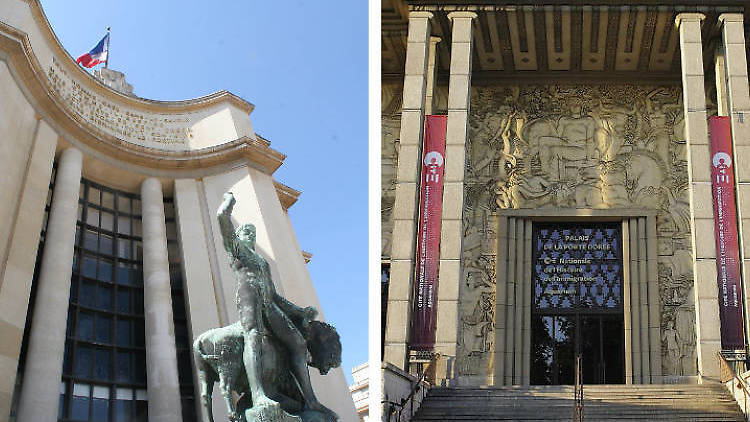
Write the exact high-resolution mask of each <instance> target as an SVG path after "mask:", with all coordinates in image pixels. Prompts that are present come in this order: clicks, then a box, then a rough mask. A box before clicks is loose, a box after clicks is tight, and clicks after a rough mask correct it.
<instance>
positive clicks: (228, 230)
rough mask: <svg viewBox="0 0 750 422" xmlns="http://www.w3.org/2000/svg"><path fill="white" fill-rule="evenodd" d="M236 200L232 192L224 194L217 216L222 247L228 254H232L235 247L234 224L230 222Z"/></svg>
mask: <svg viewBox="0 0 750 422" xmlns="http://www.w3.org/2000/svg"><path fill="white" fill-rule="evenodd" d="M236 202H237V201H236V200H235V199H234V194H232V192H227V193H225V194H224V202H222V203H221V205H220V206H219V211H218V212H217V217H218V219H219V228H220V229H221V237H222V238H223V239H224V249H225V250H226V251H227V253H229V254H230V255H234V249H235V245H234V242H235V238H236V236H237V235H236V234H235V233H234V224H233V223H232V209H233V208H234V204H235V203H236Z"/></svg>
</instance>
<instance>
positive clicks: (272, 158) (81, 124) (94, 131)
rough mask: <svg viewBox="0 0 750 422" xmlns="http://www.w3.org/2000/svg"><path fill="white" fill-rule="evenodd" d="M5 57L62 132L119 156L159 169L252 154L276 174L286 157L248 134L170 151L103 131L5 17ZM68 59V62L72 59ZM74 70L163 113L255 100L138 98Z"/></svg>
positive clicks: (0, 42) (104, 91) (109, 93)
mask: <svg viewBox="0 0 750 422" xmlns="http://www.w3.org/2000/svg"><path fill="white" fill-rule="evenodd" d="M25 1H27V2H28V3H29V4H30V5H31V9H32V11H35V13H39V14H40V15H39V18H38V19H42V21H43V23H44V25H40V26H41V27H42V28H47V30H48V31H49V34H48V35H49V36H51V37H54V34H53V33H52V32H51V29H50V28H49V24H48V23H47V21H46V18H45V17H44V15H43V12H42V11H41V7H40V6H39V4H38V0H25ZM54 41H55V42H54V43H51V44H52V45H53V46H56V47H57V48H59V49H60V54H61V56H62V57H66V58H67V59H66V60H60V61H61V62H63V63H65V62H70V63H74V62H73V61H72V58H71V57H70V56H69V55H68V54H67V52H65V51H64V49H62V47H61V46H60V44H59V42H58V41H57V38H54ZM3 58H4V59H5V60H6V61H7V62H8V65H9V66H10V67H11V71H12V72H13V73H14V76H16V77H17V78H19V79H20V81H19V82H20V83H21V85H22V89H23V90H24V92H25V93H26V94H27V96H29V97H30V98H28V99H29V101H30V102H32V103H33V104H34V105H35V106H37V107H38V108H37V112H38V113H39V114H41V115H43V116H44V117H46V118H47V119H48V120H50V124H52V125H53V126H54V127H55V128H56V129H59V130H61V131H63V132H64V133H61V135H64V134H67V135H69V137H70V138H72V139H75V140H76V141H78V142H82V143H84V144H85V145H86V146H87V147H89V148H91V149H92V150H94V151H97V152H100V153H102V154H104V155H106V156H109V157H113V158H116V159H117V160H120V161H123V162H126V163H128V164H133V165H136V166H140V167H145V168H155V169H159V170H199V169H201V170H205V169H206V168H207V167H212V166H220V165H223V164H228V163H231V162H235V161H237V160H238V159H246V160H249V161H251V162H253V163H254V164H256V165H257V166H258V167H259V168H261V169H262V170H264V171H266V172H268V173H269V174H272V173H273V172H274V171H276V170H277V169H278V168H279V167H280V166H281V164H282V163H283V161H284V158H285V157H286V156H285V155H284V154H282V153H280V152H278V151H275V150H274V149H272V148H270V146H269V142H268V141H266V140H264V139H253V138H250V137H247V136H243V137H240V138H237V139H235V140H233V141H229V142H226V143H223V144H220V145H217V146H212V147H207V148H202V149H196V150H164V149H157V148H150V147H145V146H141V145H138V144H134V143H132V142H128V141H124V140H122V139H120V138H117V137H115V136H113V135H110V134H108V133H105V132H103V131H102V130H101V129H99V128H97V127H95V126H93V125H92V124H90V123H88V122H86V121H84V120H83V119H82V118H81V117H80V116H78V115H77V114H76V113H73V112H71V111H70V109H69V108H68V107H66V106H65V105H64V104H63V101H62V99H61V98H59V97H58V95H57V94H56V92H55V90H54V89H53V87H52V85H51V83H50V80H49V79H48V77H47V76H46V74H45V71H44V69H43V68H42V66H41V64H40V63H39V60H38V59H37V58H36V56H35V55H34V52H33V48H32V46H31V42H30V41H29V37H28V35H27V34H26V33H24V32H22V31H20V30H18V29H16V28H14V27H11V26H9V25H7V24H5V23H3V22H0V59H3ZM70 63H68V64H70ZM71 72H79V73H83V76H85V77H82V78H80V80H81V81H84V82H86V83H88V84H90V85H89V86H87V87H88V88H90V89H92V90H94V91H96V92H97V93H98V94H101V95H103V96H106V97H107V99H109V100H110V101H113V102H115V103H118V104H122V103H126V102H127V103H128V105H129V106H131V107H133V108H136V109H138V110H143V111H149V112H156V111H159V112H161V113H179V112H188V111H191V110H198V109H202V108H204V107H210V106H212V105H215V104H217V103H219V102H222V101H226V100H227V99H228V100H231V101H234V103H236V105H238V106H242V109H243V110H245V111H247V112H248V113H249V112H250V111H252V104H250V103H247V102H245V101H244V100H241V99H240V98H239V97H236V96H234V95H232V94H230V93H228V92H225V91H223V92H220V93H216V94H212V95H210V96H207V97H202V98H199V99H195V100H187V101H176V102H163V101H152V100H144V99H138V98H131V97H128V96H125V95H123V94H120V93H118V92H116V91H114V90H112V89H110V88H109V87H107V86H105V85H103V84H101V83H99V82H98V81H96V80H95V79H94V78H93V77H92V76H90V75H89V74H88V73H86V72H84V71H83V70H81V69H80V68H78V66H77V65H74V66H72V69H71Z"/></svg>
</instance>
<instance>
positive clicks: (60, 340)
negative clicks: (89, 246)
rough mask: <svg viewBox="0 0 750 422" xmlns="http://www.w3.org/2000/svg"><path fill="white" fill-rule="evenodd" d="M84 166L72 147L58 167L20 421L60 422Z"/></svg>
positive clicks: (19, 406)
mask: <svg viewBox="0 0 750 422" xmlns="http://www.w3.org/2000/svg"><path fill="white" fill-rule="evenodd" d="M81 164H82V155H81V152H80V151H78V150H77V149H74V148H68V149H66V150H65V151H63V153H62V155H61V157H60V162H59V164H58V166H57V176H56V180H55V189H54V195H53V197H52V205H51V210H50V215H49V221H48V223H47V233H46V237H45V241H44V251H43V252H42V253H43V255H42V265H41V269H40V274H39V280H38V283H39V287H38V288H37V292H36V303H35V305H34V315H33V319H32V320H31V334H30V337H29V349H28V351H27V352H26V368H25V370H24V376H23V386H22V388H21V397H20V402H19V405H18V417H17V418H16V420H17V421H18V422H46V421H50V422H51V421H56V420H57V410H58V406H59V402H60V380H61V378H62V366H63V353H64V351H65V331H66V329H67V320H68V304H69V301H70V296H69V292H70V276H71V269H72V268H73V244H74V243H75V233H76V216H77V211H78V191H79V188H80V185H81Z"/></svg>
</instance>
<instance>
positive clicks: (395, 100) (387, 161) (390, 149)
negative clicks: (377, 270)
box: [380, 85, 402, 258]
mask: <svg viewBox="0 0 750 422" xmlns="http://www.w3.org/2000/svg"><path fill="white" fill-rule="evenodd" d="M401 91H402V88H401V86H400V85H384V86H383V89H382V93H383V95H382V98H383V105H382V110H381V118H380V122H381V143H380V160H381V164H380V166H381V167H380V168H381V175H380V181H381V185H380V186H381V197H380V207H381V208H380V213H381V215H380V217H381V229H380V231H381V253H380V254H381V256H382V257H383V258H390V256H391V239H392V236H393V204H394V202H395V200H396V168H397V166H398V137H399V132H400V130H401Z"/></svg>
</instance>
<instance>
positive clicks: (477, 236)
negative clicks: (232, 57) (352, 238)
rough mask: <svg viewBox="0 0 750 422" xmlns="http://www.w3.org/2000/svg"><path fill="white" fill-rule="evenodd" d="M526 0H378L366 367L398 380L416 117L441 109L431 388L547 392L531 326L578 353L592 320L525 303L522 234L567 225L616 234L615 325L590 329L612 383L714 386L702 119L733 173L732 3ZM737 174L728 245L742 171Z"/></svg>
mask: <svg viewBox="0 0 750 422" xmlns="http://www.w3.org/2000/svg"><path fill="white" fill-rule="evenodd" d="M534 4H535V3H533V2H516V3H513V2H498V1H486V2H472V1H448V2H444V1H429V0H413V1H399V0H390V1H384V2H383V7H382V21H383V29H382V43H383V53H382V77H383V88H382V93H383V95H382V99H383V101H382V112H381V122H382V140H381V142H382V153H381V154H382V163H383V164H382V168H383V171H382V204H383V207H382V222H383V226H382V227H383V230H382V232H383V233H382V235H383V236H382V239H383V244H382V252H381V255H382V258H383V269H384V274H385V275H387V276H388V277H389V279H388V293H387V301H386V306H387V310H386V313H387V316H386V323H385V334H384V335H385V344H384V349H383V350H384V352H383V360H384V361H385V362H387V363H390V364H392V365H395V366H397V367H399V368H402V369H408V368H409V366H410V364H409V361H410V356H412V354H411V351H410V349H409V327H410V318H411V312H412V306H413V305H412V302H411V300H412V298H413V295H414V292H413V280H414V268H415V267H414V265H415V262H414V261H415V239H416V231H415V227H416V221H417V215H418V207H419V197H418V185H419V180H420V176H419V171H420V170H419V169H420V167H419V163H420V161H421V145H422V136H423V123H422V122H423V119H424V116H425V115H427V114H442V115H447V122H448V127H447V137H446V138H447V139H446V152H445V176H444V194H443V209H442V219H441V222H442V229H441V236H440V238H441V240H440V242H441V243H440V251H439V252H440V257H439V259H440V265H439V277H438V287H437V329H436V343H435V346H434V351H435V352H439V353H440V354H441V355H442V358H441V360H440V362H441V363H440V366H441V367H440V368H439V370H438V372H439V373H440V374H441V375H440V377H442V379H443V380H444V382H445V383H449V384H453V385H519V384H520V385H529V384H537V383H557V381H552V380H551V379H545V380H543V381H544V382H541V381H540V378H539V377H537V378H535V375H534V371H535V368H538V367H539V365H540V360H544V358H545V356H547V355H545V353H547V352H545V350H546V349H544V348H545V347H547V348H549V347H553V346H550V345H549V344H547V343H544V342H545V341H552V342H553V343H554V342H555V341H556V340H555V335H556V334H555V333H553V332H552V331H554V330H558V329H559V328H555V329H554V330H553V328H551V327H552V325H550V326H549V327H547V328H548V329H549V330H551V331H550V334H549V336H547V335H546V334H545V335H540V332H541V331H544V328H543V327H545V326H544V325H541V324H547V322H550V321H553V320H554V318H558V317H560V315H562V317H561V319H562V321H563V323H566V324H567V323H568V322H569V321H571V320H573V321H578V322H577V324H578V328H575V330H578V331H575V330H573V329H571V330H573V331H575V333H576V334H575V335H573V334H571V336H573V337H575V338H574V339H572V340H570V341H571V342H574V343H575V344H576V345H577V346H575V350H576V351H579V352H580V351H581V350H583V349H585V347H584V346H583V345H582V344H583V343H586V340H585V339H582V338H581V336H582V334H581V332H583V330H584V329H585V327H584V325H585V323H584V322H585V321H586V318H589V317H591V315H590V314H586V316H582V315H584V314H580V315H578V316H576V317H572V316H571V315H572V314H571V313H566V312H568V311H569V310H565V312H562V311H561V313H559V315H556V316H555V315H551V314H550V313H549V312H548V311H549V310H548V309H542V308H543V307H542V306H541V305H540V303H541V302H540V301H539V300H540V296H541V295H543V292H542V291H541V290H539V288H538V287H537V284H535V281H534V280H537V279H538V276H537V275H536V273H535V271H536V270H535V269H534V268H532V267H533V265H532V262H533V261H534V260H535V259H537V258H538V252H537V251H536V247H537V246H536V245H537V241H538V239H540V236H541V234H540V232H539V230H541V228H543V227H549V225H551V226H552V227H553V228H561V229H560V230H562V228H564V227H568V226H565V225H566V224H567V225H573V226H576V225H580V226H581V227H589V228H587V229H583V230H589V231H588V232H587V233H589V232H590V230H592V229H591V227H594V226H596V225H597V224H599V225H602V226H607V225H612V224H614V226H612V227H615V230H616V231H617V232H618V233H620V235H621V238H619V239H620V240H618V241H617V244H618V245H621V247H622V257H621V261H620V262H621V263H620V264H618V265H620V266H621V267H622V268H621V269H622V274H621V276H620V278H619V279H620V280H621V283H622V284H617V286H615V287H613V288H612V289H611V290H609V292H610V294H613V295H615V296H617V297H615V298H614V301H615V302H617V303H619V305H617V306H613V308H615V307H616V308H618V309H619V311H618V312H614V313H613V314H612V315H615V316H614V317H612V318H614V319H608V318H610V317H606V318H604V319H602V320H601V321H602V322H597V323H596V324H601V325H600V327H601V330H602V331H601V332H602V333H604V334H603V335H602V337H599V339H600V340H599V341H601V342H603V343H602V344H604V343H606V341H608V339H607V337H608V336H609V337H610V338H611V337H621V340H618V343H617V344H615V345H614V346H612V347H613V348H614V350H620V351H621V356H620V357H618V358H617V359H615V360H618V362H617V363H616V364H615V369H614V370H616V371H618V372H621V373H622V377H621V378H616V380H615V381H614V382H623V383H662V382H696V381H697V380H699V379H703V378H711V379H715V378H717V377H718V375H719V363H718V359H717V357H716V353H717V352H718V351H719V350H720V348H721V346H720V337H719V335H720V334H719V313H718V290H717V272H716V250H715V245H714V223H713V210H712V198H711V184H710V168H711V160H710V158H709V149H708V136H709V134H708V123H707V121H708V117H709V116H715V115H719V116H730V118H731V124H732V131H733V142H734V151H735V152H734V154H735V155H734V159H735V162H736V163H743V162H744V161H745V160H744V157H745V154H746V150H747V147H746V146H745V145H746V143H747V141H746V138H747V136H746V133H747V130H748V126H747V123H745V120H744V117H743V114H744V113H745V112H746V111H747V107H748V106H749V105H750V102H749V101H750V97H748V76H747V57H746V49H745V34H746V33H747V29H746V28H747V25H746V24H745V8H744V5H743V4H742V3H741V2H724V1H721V2H711V3H710V5H706V4H705V3H704V4H697V3H686V2H680V3H677V2H650V1H649V2H643V4H642V5H640V4H639V5H632V6H621V5H616V4H615V3H613V2H605V1H602V2H593V3H592V2H588V3H583V2H570V1H567V2H566V1H550V2H546V3H545V5H544V6H539V5H534ZM735 171H736V173H735V175H736V180H737V198H738V199H737V204H738V224H739V227H740V229H741V231H743V229H742V228H743V225H744V221H745V220H744V219H745V218H746V217H744V215H746V214H747V213H748V212H750V208H748V205H747V203H746V201H747V199H743V198H750V196H748V195H750V191H748V190H747V184H746V183H747V182H748V181H749V179H748V175H750V173H747V167H746V166H742V165H738V166H737V167H736V170H735ZM592 225H593V226H592ZM594 230H595V229H594ZM746 236H747V232H746V230H745V231H744V232H743V233H742V234H741V235H740V237H741V238H742V239H745V237H746ZM740 244H741V245H743V244H745V241H744V240H740ZM539 245H541V243H539ZM746 250H747V247H746V246H745V247H744V248H741V251H740V256H741V259H743V261H742V262H743V268H745V267H744V266H745V265H746V263H747V262H748V261H744V259H745V254H746ZM534 262H535V261H534ZM744 285H745V286H747V282H744ZM610 287H612V286H610ZM612 291H616V294H615V293H612ZM602 292H603V290H602V289H601V288H600V289H599V291H598V294H599V296H605V293H606V291H605V293H602ZM557 294H559V292H557ZM594 296H596V295H594ZM599 296H597V297H596V298H594V300H598V299H600V297H599ZM745 297H747V293H746V292H745ZM604 300H605V301H606V300H609V299H607V298H606V297H604ZM745 306H746V304H745ZM604 308H606V306H602V307H601V309H602V312H605V310H604ZM745 309H746V308H745ZM588 311H589V310H587V312H588ZM606 312H609V311H606ZM553 313H554V312H553ZM745 315H747V312H745ZM575 318H578V319H575ZM615 320H616V321H617V322H615V323H609V322H606V321H615ZM745 321H746V323H745V327H746V328H747V327H748V326H749V325H750V324H747V319H746V320H745ZM550 323H551V322H550ZM556 327H557V326H556ZM573 331H571V333H572V332H573ZM558 334H559V333H558ZM746 337H747V336H746ZM557 341H558V342H559V340H557ZM566 341H567V340H566ZM554 347H558V346H554ZM597 347H600V346H597ZM606 348H607V346H606V344H605V345H604V346H601V348H600V349H599V350H600V351H601V352H602V354H606V353H607V349H606ZM572 349H573V346H572V345H571V350H572ZM555 350H557V349H555ZM555 353H557V352H555ZM551 356H552V355H551V354H550V355H549V358H550V359H553V358H552V357H551ZM558 359H560V357H559V356H558V355H557V354H555V357H554V360H558ZM571 359H572V355H571ZM586 359H587V357H586V355H585V354H584V360H586ZM589 359H590V361H591V360H597V359H600V358H598V357H589ZM598 362H599V364H601V365H604V364H603V361H602V360H599V361H598ZM566 365H567V364H566ZM542 366H543V364H542ZM563 366H564V365H563ZM556 368H557V367H556ZM608 368H609V367H608ZM608 370H609V369H608ZM556 379H557V378H556ZM612 380H613V378H609V379H607V382H613V381H612ZM600 381H601V380H600ZM559 382H560V383H563V382H562V381H561V380H560V381H559Z"/></svg>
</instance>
